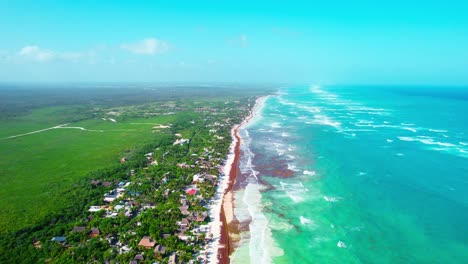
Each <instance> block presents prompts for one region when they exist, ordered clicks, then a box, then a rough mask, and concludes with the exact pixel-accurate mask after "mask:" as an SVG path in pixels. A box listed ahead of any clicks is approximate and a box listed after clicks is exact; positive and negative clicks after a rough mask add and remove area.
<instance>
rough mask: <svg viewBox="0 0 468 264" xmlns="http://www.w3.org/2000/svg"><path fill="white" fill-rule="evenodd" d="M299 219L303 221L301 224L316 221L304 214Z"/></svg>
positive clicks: (310, 223) (312, 223) (309, 223)
mask: <svg viewBox="0 0 468 264" xmlns="http://www.w3.org/2000/svg"><path fill="white" fill-rule="evenodd" d="M299 220H300V221H301V224H303V225H314V221H313V220H312V219H309V218H306V217H304V216H302V215H301V217H299Z"/></svg>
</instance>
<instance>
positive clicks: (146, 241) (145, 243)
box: [138, 236, 156, 249]
mask: <svg viewBox="0 0 468 264" xmlns="http://www.w3.org/2000/svg"><path fill="white" fill-rule="evenodd" d="M155 244H156V242H155V241H154V240H153V239H152V238H151V237H150V236H144V237H143V238H142V239H141V240H140V243H138V246H139V247H145V248H148V249H149V248H153V247H154V245H155Z"/></svg>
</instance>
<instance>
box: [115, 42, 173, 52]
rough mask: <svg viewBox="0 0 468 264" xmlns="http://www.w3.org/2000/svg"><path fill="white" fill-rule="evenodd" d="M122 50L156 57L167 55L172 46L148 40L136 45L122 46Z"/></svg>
mask: <svg viewBox="0 0 468 264" xmlns="http://www.w3.org/2000/svg"><path fill="white" fill-rule="evenodd" d="M121 48H122V49H124V50H127V51H129V52H131V53H135V54H143V55H155V54H164V53H167V52H168V51H169V48H170V46H169V43H167V42H165V41H162V40H159V39H156V38H147V39H143V40H140V41H137V42H134V43H127V44H122V45H121Z"/></svg>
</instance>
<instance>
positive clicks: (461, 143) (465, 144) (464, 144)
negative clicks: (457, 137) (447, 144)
mask: <svg viewBox="0 0 468 264" xmlns="http://www.w3.org/2000/svg"><path fill="white" fill-rule="evenodd" d="M458 144H460V145H463V146H468V143H466V142H458Z"/></svg>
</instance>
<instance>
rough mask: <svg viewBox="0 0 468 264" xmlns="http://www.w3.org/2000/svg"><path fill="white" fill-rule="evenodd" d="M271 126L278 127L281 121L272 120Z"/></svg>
mask: <svg viewBox="0 0 468 264" xmlns="http://www.w3.org/2000/svg"><path fill="white" fill-rule="evenodd" d="M271 127H272V128H280V127H281V123H280V122H273V123H271Z"/></svg>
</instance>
